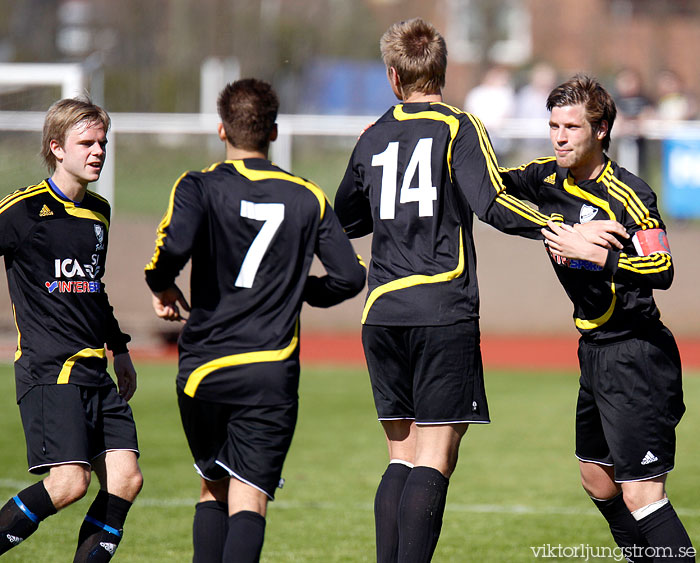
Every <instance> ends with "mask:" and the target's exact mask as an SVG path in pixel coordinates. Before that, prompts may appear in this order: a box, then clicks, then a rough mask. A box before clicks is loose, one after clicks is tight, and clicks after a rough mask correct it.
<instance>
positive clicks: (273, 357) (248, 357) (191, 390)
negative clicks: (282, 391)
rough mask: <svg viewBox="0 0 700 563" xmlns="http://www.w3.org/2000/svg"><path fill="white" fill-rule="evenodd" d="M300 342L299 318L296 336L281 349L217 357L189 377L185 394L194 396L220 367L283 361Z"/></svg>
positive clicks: (295, 331) (295, 328) (295, 330)
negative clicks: (201, 385)
mask: <svg viewBox="0 0 700 563" xmlns="http://www.w3.org/2000/svg"><path fill="white" fill-rule="evenodd" d="M298 342H299V321H298V320H297V323H296V326H295V327H294V336H293V337H292V340H291V341H290V342H289V344H288V345H287V346H286V347H284V348H282V349H281V350H258V351H256V352H243V353H240V354H232V355H231V356H224V357H223V358H217V359H216V360H212V361H210V362H207V363H206V364H202V365H201V366H199V367H198V368H197V369H195V370H194V371H193V372H192V373H191V374H190V376H189V377H188V378H187V383H186V384H185V395H189V396H190V397H194V395H195V393H196V392H197V387H199V384H200V383H201V382H202V380H203V379H204V378H205V377H206V376H207V375H209V374H211V373H212V372H214V371H216V370H218V369H222V368H227V367H233V366H241V365H246V364H258V363H261V362H281V361H282V360H286V359H287V358H289V357H290V356H291V355H292V353H293V352H294V350H296V347H297V343H298Z"/></svg>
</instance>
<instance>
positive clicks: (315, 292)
mask: <svg viewBox="0 0 700 563" xmlns="http://www.w3.org/2000/svg"><path fill="white" fill-rule="evenodd" d="M315 252H316V255H317V256H318V257H319V259H320V260H321V263H322V264H323V266H324V268H325V269H326V275H325V276H320V277H318V276H309V277H308V278H307V279H306V285H305V286H304V301H306V302H307V303H308V304H309V305H312V306H314V307H330V306H332V305H336V304H337V303H340V302H341V301H345V300H346V299H349V298H351V297H354V296H355V295H357V294H358V293H359V292H360V291H361V290H362V288H363V287H364V285H365V276H366V271H365V267H364V264H363V263H362V259H361V258H360V257H359V256H358V255H356V254H355V251H354V250H353V248H352V244H350V241H349V240H348V237H347V236H346V235H345V233H343V229H342V227H341V226H340V222H339V221H338V218H337V217H336V215H335V213H334V212H333V209H332V208H331V206H330V204H326V206H325V211H324V212H323V217H322V218H321V222H320V224H319V229H318V239H317V241H316V249H315Z"/></svg>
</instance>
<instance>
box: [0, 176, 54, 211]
mask: <svg viewBox="0 0 700 563" xmlns="http://www.w3.org/2000/svg"><path fill="white" fill-rule="evenodd" d="M46 191H50V190H49V187H48V186H47V185H46V182H42V183H41V184H37V185H36V186H29V187H28V188H23V189H21V190H17V191H14V192H12V193H11V194H9V195H6V196H5V197H4V198H2V200H0V213H2V212H3V211H5V210H6V209H8V208H10V207H12V206H13V205H14V204H15V203H18V202H20V201H22V200H23V199H26V198H28V197H33V196H35V195H39V194H40V193H43V192H46Z"/></svg>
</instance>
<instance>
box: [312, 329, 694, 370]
mask: <svg viewBox="0 0 700 563" xmlns="http://www.w3.org/2000/svg"><path fill="white" fill-rule="evenodd" d="M677 340H678V347H679V348H680V351H681V359H682V362H683V366H684V368H686V369H699V368H700V339H689V338H679V339H677ZM577 347H578V339H577V338H576V337H575V336H573V337H556V336H554V337H545V336H519V335H518V336H497V335H485V336H482V339H481V352H482V356H483V360H484V365H485V366H486V367H487V368H490V369H551V370H557V369H565V370H576V369H577V368H578V357H577V354H576V351H577ZM301 361H302V365H303V364H304V363H308V364H340V365H348V366H364V365H365V359H364V354H363V352H362V342H361V341H360V334H359V332H346V333H302V337H301Z"/></svg>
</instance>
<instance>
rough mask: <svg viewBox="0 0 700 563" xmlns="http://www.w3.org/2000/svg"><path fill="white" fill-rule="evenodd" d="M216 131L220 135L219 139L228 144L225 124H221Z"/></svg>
mask: <svg viewBox="0 0 700 563" xmlns="http://www.w3.org/2000/svg"><path fill="white" fill-rule="evenodd" d="M216 131H217V133H218V134H219V139H221V140H222V141H223V142H224V143H225V142H226V130H225V129H224V124H223V123H219V125H217V127H216Z"/></svg>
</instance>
